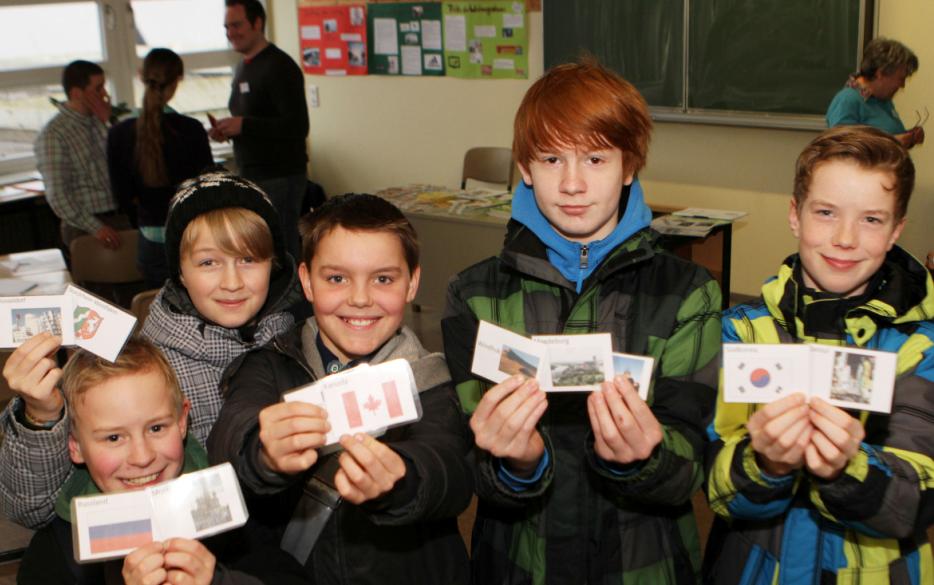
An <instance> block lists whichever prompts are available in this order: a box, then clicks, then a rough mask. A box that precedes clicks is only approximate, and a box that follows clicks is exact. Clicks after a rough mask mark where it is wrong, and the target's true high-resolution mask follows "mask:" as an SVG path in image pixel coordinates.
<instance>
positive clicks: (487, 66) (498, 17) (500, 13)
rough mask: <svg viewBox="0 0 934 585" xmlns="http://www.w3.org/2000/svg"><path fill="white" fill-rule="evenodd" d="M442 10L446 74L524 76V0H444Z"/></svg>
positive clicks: (526, 66)
mask: <svg viewBox="0 0 934 585" xmlns="http://www.w3.org/2000/svg"><path fill="white" fill-rule="evenodd" d="M442 11H443V17H444V56H445V64H446V66H447V75H449V76H451V77H466V78H491V79H497V78H498V79H503V78H514V79H526V78H528V75H529V56H528V47H529V41H528V26H527V24H526V17H525V3H524V2H522V1H520V0H516V1H503V2H444V3H443V8H442Z"/></svg>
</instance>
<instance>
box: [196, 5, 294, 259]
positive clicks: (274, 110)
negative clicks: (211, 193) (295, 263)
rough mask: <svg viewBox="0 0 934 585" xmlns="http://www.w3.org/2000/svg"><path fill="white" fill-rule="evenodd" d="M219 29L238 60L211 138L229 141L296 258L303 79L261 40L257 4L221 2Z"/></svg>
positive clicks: (262, 14) (240, 167)
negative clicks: (279, 223)
mask: <svg viewBox="0 0 934 585" xmlns="http://www.w3.org/2000/svg"><path fill="white" fill-rule="evenodd" d="M226 6H227V13H226V15H225V17H224V28H225V29H226V30H227V40H229V41H230V44H231V46H232V47H233V50H235V51H237V52H238V53H240V54H241V55H243V61H241V62H240V64H239V65H238V66H237V70H236V72H235V73H234V79H233V84H232V85H231V88H230V101H229V102H228V108H230V113H231V114H232V115H231V117H229V118H223V119H220V120H216V121H212V129H211V132H210V136H211V139H213V140H216V141H225V140H228V139H233V146H234V156H235V158H236V161H237V168H238V170H239V173H240V175H241V176H243V177H245V178H247V179H250V180H251V181H253V182H255V183H257V184H258V185H259V186H260V187H261V188H262V189H263V191H265V192H266V194H267V195H269V198H270V199H272V202H273V204H274V205H275V206H276V209H277V210H278V212H279V217H280V218H281V219H282V227H283V229H284V230H285V233H286V241H287V242H288V248H289V252H291V253H292V256H293V258H297V257H298V245H299V244H298V218H299V216H300V215H301V203H302V197H303V196H304V194H305V183H306V180H307V178H306V177H307V175H306V165H307V163H308V155H307V152H306V150H305V139H306V138H307V136H308V107H307V105H306V104H305V85H304V76H303V75H302V71H301V69H299V67H298V65H296V64H295V61H293V60H292V58H291V57H289V56H288V55H287V54H286V53H285V52H284V51H282V50H281V49H280V48H279V47H277V46H275V45H274V44H272V43H270V42H269V41H268V40H267V39H266V35H265V32H264V28H265V26H266V11H265V10H264V9H263V5H262V4H260V3H259V1H258V0H226Z"/></svg>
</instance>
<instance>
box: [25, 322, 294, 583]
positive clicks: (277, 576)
mask: <svg viewBox="0 0 934 585" xmlns="http://www.w3.org/2000/svg"><path fill="white" fill-rule="evenodd" d="M62 390H63V392H64V394H65V402H66V405H67V406H66V408H67V409H68V411H69V413H70V415H71V422H72V428H71V435H70V436H69V439H68V450H69V454H70V455H71V459H72V461H74V463H76V464H78V465H82V467H80V468H79V469H78V470H77V471H76V472H75V473H73V474H72V475H71V477H70V478H69V479H68V482H66V484H65V486H64V487H63V488H62V493H61V494H60V495H59V498H58V501H57V502H56V504H55V511H56V514H57V517H56V518H55V520H53V521H52V523H51V524H49V525H47V526H45V527H44V528H43V529H42V530H40V531H39V532H37V533H36V534H35V536H34V537H33V539H32V542H30V544H29V548H28V549H27V550H26V554H25V555H24V557H23V561H22V563H21V565H20V569H19V573H18V575H17V583H19V584H21V585H30V584H41V585H54V584H56V583H62V584H65V583H68V584H74V583H78V584H82V585H93V584H102V585H103V584H104V583H120V582H125V583H127V584H128V585H135V584H142V583H163V582H167V583H193V584H196V585H208V584H212V585H260V584H261V583H264V582H265V583H270V584H272V583H275V584H276V585H284V584H285V583H301V582H302V578H301V569H300V568H299V567H297V566H295V563H294V562H293V561H292V559H291V558H289V557H288V556H286V555H281V557H280V555H279V554H278V553H279V551H276V550H272V551H262V552H259V553H258V554H257V555H256V556H254V557H252V558H248V556H247V551H246V549H235V548H234V547H233V546H222V545H232V544H233V542H234V541H237V540H242V538H238V537H236V536H235V537H234V538H232V539H231V538H226V537H228V535H223V534H222V535H218V536H216V537H213V538H211V539H208V540H207V541H205V543H204V544H202V543H201V542H199V541H197V540H191V539H187V538H172V539H169V540H166V541H164V542H151V543H149V544H146V545H143V546H141V547H139V548H137V549H136V550H135V551H133V552H132V553H130V554H129V555H128V556H127V557H126V558H125V559H124V560H122V561H119V560H117V561H107V562H102V563H101V562H99V563H88V564H83V565H79V564H77V563H76V562H75V560H74V557H73V552H72V550H73V545H72V542H73V541H72V526H71V514H70V512H71V500H72V498H74V497H77V496H85V495H93V494H100V493H110V492H119V491H127V490H135V489H143V488H145V487H148V486H151V485H156V484H159V483H162V482H164V481H169V480H172V479H175V478H177V477H178V476H179V475H181V474H183V473H187V472H190V471H197V470H198V469H201V468H204V467H206V466H207V455H206V453H205V452H204V448H203V447H202V446H201V445H200V444H199V443H198V441H197V440H195V439H194V438H189V439H188V440H187V441H186V440H185V437H186V434H187V430H188V411H189V408H190V406H189V403H188V400H187V399H185V397H184V395H183V394H182V392H181V389H180V388H179V384H178V380H177V379H176V377H175V373H174V372H173V371H172V367H171V366H170V365H169V363H168V362H167V361H166V359H165V357H163V355H162V353H161V352H160V351H159V350H158V349H156V347H155V346H153V345H152V344H151V343H149V342H148V341H145V340H143V339H140V338H134V339H130V340H129V341H128V342H127V344H126V346H125V347H124V348H123V351H122V352H121V353H120V356H119V357H118V358H117V361H116V362H114V363H110V362H107V361H105V360H104V359H102V358H99V357H96V356H94V355H92V354H90V353H88V352H86V351H84V350H80V351H78V353H76V354H75V355H74V356H73V357H72V358H71V359H70V360H69V362H68V364H67V365H66V366H65V368H64V370H63V371H62ZM220 553H223V558H224V559H225V560H234V558H235V559H236V560H237V562H238V563H241V562H242V563H243V566H241V567H240V568H246V567H247V566H249V567H250V568H249V569H247V570H248V572H249V574H247V573H244V572H241V571H235V570H230V569H229V568H227V567H225V566H223V565H222V564H220V562H219V558H218V556H217V555H218V554H220ZM270 555H272V556H270ZM257 558H261V559H263V561H264V562H258V561H257Z"/></svg>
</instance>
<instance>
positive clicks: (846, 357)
mask: <svg viewBox="0 0 934 585" xmlns="http://www.w3.org/2000/svg"><path fill="white" fill-rule="evenodd" d="M810 348H811V396H820V397H821V398H823V399H824V400H826V401H827V402H829V403H830V404H833V405H834V406H838V407H840V408H849V409H854V410H871V411H874V412H885V413H888V412H891V411H892V393H893V389H894V387H895V365H896V360H897V356H896V354H894V353H891V352H887V351H873V350H868V349H857V348H852V347H833V346H826V345H816V344H815V345H811V346H810Z"/></svg>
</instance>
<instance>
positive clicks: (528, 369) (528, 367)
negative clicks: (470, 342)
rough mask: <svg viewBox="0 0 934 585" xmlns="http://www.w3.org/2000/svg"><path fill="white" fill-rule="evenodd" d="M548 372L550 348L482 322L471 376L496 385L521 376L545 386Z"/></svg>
mask: <svg viewBox="0 0 934 585" xmlns="http://www.w3.org/2000/svg"><path fill="white" fill-rule="evenodd" d="M547 370H548V348H547V346H545V345H544V344H541V343H538V342H536V341H533V340H531V339H528V338H527V337H524V336H522V335H519V334H518V333H513V332H512V331H509V330H508V329H503V328H502V327H497V326H496V325H493V324H492V323H489V322H487V321H480V326H479V327H478V329H477V341H476V343H475V344H474V352H473V361H472V363H471V366H470V371H471V372H473V373H474V374H477V375H478V376H481V377H483V378H486V379H487V380H490V381H492V382H496V383H499V382H502V381H504V380H506V379H507V378H509V377H510V376H513V375H515V374H521V375H523V376H526V377H527V378H535V379H537V380H538V381H539V384H541V385H542V386H544V383H545V380H546V379H545V377H544V376H545V373H546V372H547Z"/></svg>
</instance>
